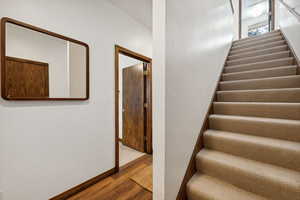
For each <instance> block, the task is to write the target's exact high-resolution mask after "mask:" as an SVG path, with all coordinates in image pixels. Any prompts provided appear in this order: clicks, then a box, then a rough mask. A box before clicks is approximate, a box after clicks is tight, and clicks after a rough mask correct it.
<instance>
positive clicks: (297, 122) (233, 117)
mask: <svg viewBox="0 0 300 200" xmlns="http://www.w3.org/2000/svg"><path fill="white" fill-rule="evenodd" d="M213 117H218V118H225V119H241V120H251V121H263V122H272V123H284V124H297V125H298V124H299V125H300V121H299V120H291V119H278V118H266V117H250V116H238V115H220V114H212V115H210V116H209V118H213Z"/></svg>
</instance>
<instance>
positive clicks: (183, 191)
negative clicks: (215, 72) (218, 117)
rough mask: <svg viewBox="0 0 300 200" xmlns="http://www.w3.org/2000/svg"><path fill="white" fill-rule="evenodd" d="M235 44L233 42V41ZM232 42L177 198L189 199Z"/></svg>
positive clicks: (177, 199)
mask: <svg viewBox="0 0 300 200" xmlns="http://www.w3.org/2000/svg"><path fill="white" fill-rule="evenodd" d="M232 44H233V43H232ZM232 44H231V47H230V48H229V50H228V54H227V56H226V58H225V61H224V64H223V68H222V71H221V73H220V74H219V78H218V81H217V85H216V87H215V90H214V95H213V97H212V98H211V102H210V104H209V107H208V110H207V112H206V115H205V118H204V121H203V124H202V127H201V130H200V132H199V135H198V138H197V141H196V145H195V147H194V150H193V153H192V156H191V158H190V161H189V164H188V167H187V169H186V172H185V175H184V177H183V180H182V183H181V185H180V189H179V192H178V194H177V198H176V200H187V194H186V185H187V183H188V181H189V180H190V179H191V178H192V176H193V175H194V174H195V173H196V171H197V169H196V162H195V160H196V155H197V154H198V153H199V151H200V150H201V149H203V148H204V143H203V134H204V132H205V131H206V130H207V129H208V128H209V115H211V114H212V113H213V102H214V101H216V100H217V91H218V89H219V83H220V81H221V80H222V74H223V71H224V68H225V66H226V61H227V58H228V56H229V53H230V50H231V48H232Z"/></svg>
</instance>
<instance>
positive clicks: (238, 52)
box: [229, 40, 286, 56]
mask: <svg viewBox="0 0 300 200" xmlns="http://www.w3.org/2000/svg"><path fill="white" fill-rule="evenodd" d="M282 45H286V41H284V40H281V41H278V42H272V43H270V44H264V45H258V46H254V47H249V48H244V49H235V50H231V52H230V54H229V55H230V56H233V55H237V54H240V53H249V52H253V51H260V50H265V49H269V48H273V47H278V46H282Z"/></svg>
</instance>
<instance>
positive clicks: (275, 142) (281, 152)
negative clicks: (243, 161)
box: [204, 129, 300, 172]
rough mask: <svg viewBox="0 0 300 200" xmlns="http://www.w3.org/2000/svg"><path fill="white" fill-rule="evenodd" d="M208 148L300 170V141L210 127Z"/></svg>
mask: <svg viewBox="0 0 300 200" xmlns="http://www.w3.org/2000/svg"><path fill="white" fill-rule="evenodd" d="M204 141H205V142H204V144H205V147H206V148H209V149H213V150H217V151H222V152H224V153H230V154H233V155H235V156H240V157H244V158H248V159H253V160H257V161H261V162H266V163H269V164H274V165H278V166H282V167H286V168H289V169H292V170H297V171H299V172H300V143H298V142H292V141H287V140H280V139H274V138H267V137H260V136H253V135H245V134H240V133H235V132H228V131H220V130H213V129H208V130H207V131H205V133H204Z"/></svg>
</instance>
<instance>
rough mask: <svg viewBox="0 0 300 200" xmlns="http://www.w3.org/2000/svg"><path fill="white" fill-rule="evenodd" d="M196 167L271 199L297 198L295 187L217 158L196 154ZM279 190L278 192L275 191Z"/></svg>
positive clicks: (295, 199)
mask: <svg viewBox="0 0 300 200" xmlns="http://www.w3.org/2000/svg"><path fill="white" fill-rule="evenodd" d="M196 166H197V169H198V170H199V171H201V172H203V173H205V174H207V175H210V176H213V177H216V178H219V179H221V180H224V181H226V182H228V183H231V184H233V185H235V186H238V187H240V188H242V189H244V190H247V191H250V192H253V193H256V194H259V195H261V196H265V197H267V198H270V199H272V200H283V199H286V200H288V199H293V200H299V199H300V197H298V195H299V192H297V191H295V190H296V189H295V188H289V187H285V185H283V184H282V183H281V184H280V183H277V182H276V181H274V180H272V179H271V178H265V177H261V176H258V175H257V174H256V173H253V172H248V171H244V170H240V169H239V168H234V167H232V166H231V165H226V163H225V164H224V163H223V162H221V161H219V160H214V159H211V158H208V157H201V156H197V159H196ZM275 191H280V192H275Z"/></svg>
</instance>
